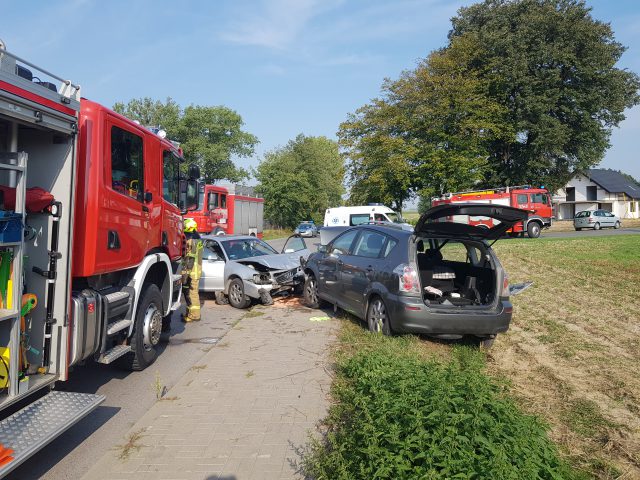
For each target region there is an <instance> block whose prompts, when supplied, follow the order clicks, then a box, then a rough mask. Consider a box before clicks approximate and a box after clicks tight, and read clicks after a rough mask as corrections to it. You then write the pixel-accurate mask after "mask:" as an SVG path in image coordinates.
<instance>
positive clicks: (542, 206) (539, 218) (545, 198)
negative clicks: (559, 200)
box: [431, 185, 553, 238]
mask: <svg viewBox="0 0 640 480" xmlns="http://www.w3.org/2000/svg"><path fill="white" fill-rule="evenodd" d="M431 203H432V205H433V206H436V205H442V204H445V203H491V204H496V205H506V206H509V207H516V208H521V209H523V210H527V211H529V217H528V218H527V220H526V221H525V222H520V223H517V224H515V225H514V226H513V229H512V230H511V231H510V234H511V235H512V236H519V235H522V236H524V234H525V233H526V234H527V235H528V236H529V237H530V238H538V237H539V236H540V232H541V231H542V229H543V228H548V227H550V226H551V219H552V216H553V213H552V211H553V210H552V206H551V196H550V195H549V191H548V190H547V189H545V188H544V187H540V188H535V187H532V186H529V185H522V186H517V187H501V188H489V189H485V190H470V191H467V192H456V193H447V194H445V195H443V196H441V197H437V198H434V199H432V201H431ZM460 221H461V222H463V223H469V224H470V225H479V226H486V227H487V228H490V227H492V226H493V223H492V222H491V219H489V218H484V217H477V218H476V217H467V218H464V219H460Z"/></svg>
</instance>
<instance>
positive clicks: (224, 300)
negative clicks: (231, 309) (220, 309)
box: [214, 292, 229, 305]
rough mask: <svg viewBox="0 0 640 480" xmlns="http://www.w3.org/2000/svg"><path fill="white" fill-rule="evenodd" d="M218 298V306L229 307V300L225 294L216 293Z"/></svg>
mask: <svg viewBox="0 0 640 480" xmlns="http://www.w3.org/2000/svg"><path fill="white" fill-rule="evenodd" d="M214 295H215V297H216V304H217V305H229V298H228V297H227V296H226V295H225V294H224V292H214Z"/></svg>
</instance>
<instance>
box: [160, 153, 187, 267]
mask: <svg viewBox="0 0 640 480" xmlns="http://www.w3.org/2000/svg"><path fill="white" fill-rule="evenodd" d="M179 175H180V159H179V158H178V156H177V155H176V154H175V153H173V152H172V151H171V150H163V152H162V199H163V201H162V245H163V247H164V248H166V250H167V253H168V254H169V258H177V257H179V256H180V255H181V254H182V252H181V250H182V239H181V234H182V216H181V215H180V210H179V209H178V177H179Z"/></svg>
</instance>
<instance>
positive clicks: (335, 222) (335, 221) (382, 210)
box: [324, 204, 404, 227]
mask: <svg viewBox="0 0 640 480" xmlns="http://www.w3.org/2000/svg"><path fill="white" fill-rule="evenodd" d="M369 222H386V223H404V220H403V219H402V217H401V216H400V214H398V213H396V212H394V211H393V210H391V209H390V208H389V207H385V206H384V205H382V204H370V205H363V206H358V207H336V208H327V211H326V212H325V214H324V226H325V227H353V226H355V225H361V224H363V223H369Z"/></svg>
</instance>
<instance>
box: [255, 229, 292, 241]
mask: <svg viewBox="0 0 640 480" xmlns="http://www.w3.org/2000/svg"><path fill="white" fill-rule="evenodd" d="M292 233H293V231H292V230H285V229H284V228H275V229H269V230H263V231H262V239H263V240H274V239H276V238H287V237H288V236H290V235H291V234H292Z"/></svg>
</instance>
